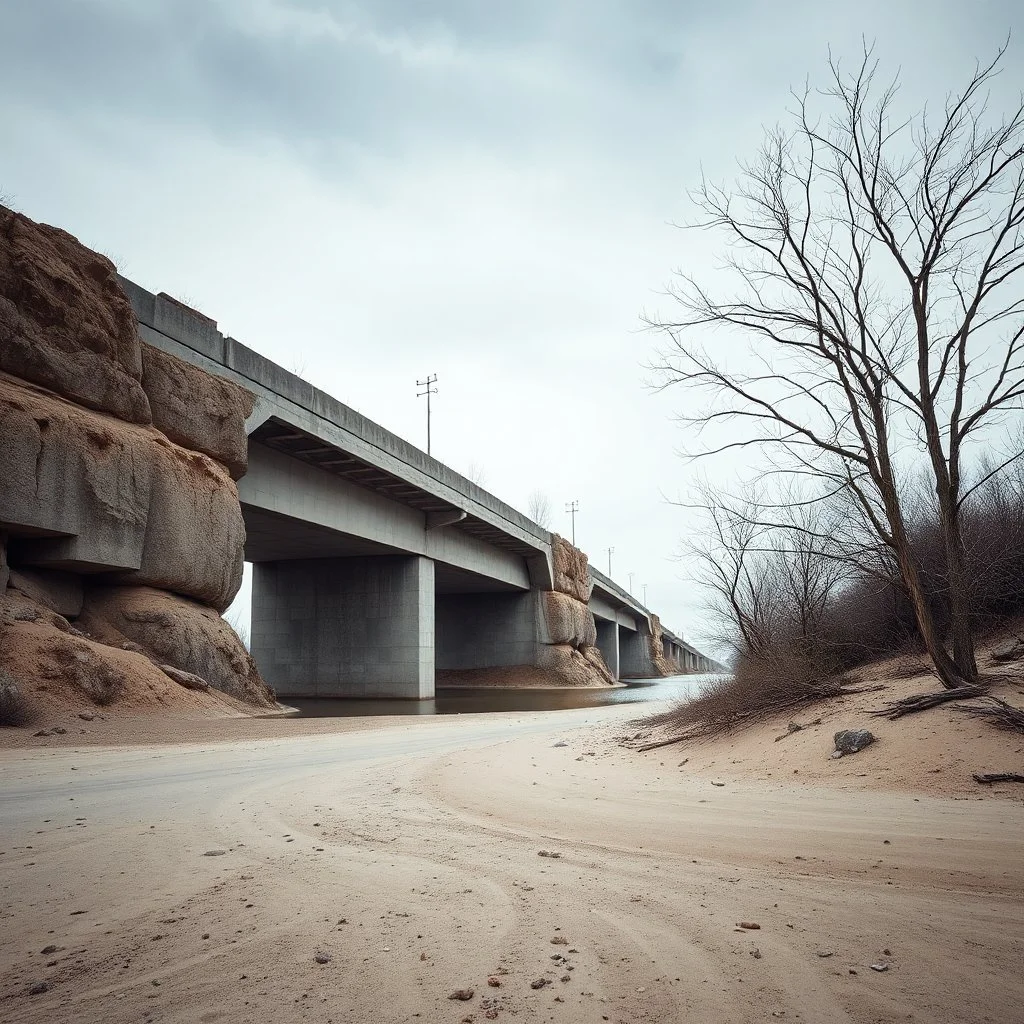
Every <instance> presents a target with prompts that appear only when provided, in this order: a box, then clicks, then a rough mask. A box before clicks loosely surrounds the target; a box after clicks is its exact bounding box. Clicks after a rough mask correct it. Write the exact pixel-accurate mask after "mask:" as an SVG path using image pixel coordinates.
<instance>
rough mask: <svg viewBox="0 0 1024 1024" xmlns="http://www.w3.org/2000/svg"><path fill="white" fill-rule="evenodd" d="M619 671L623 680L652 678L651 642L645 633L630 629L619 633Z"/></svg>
mask: <svg viewBox="0 0 1024 1024" xmlns="http://www.w3.org/2000/svg"><path fill="white" fill-rule="evenodd" d="M619 669H620V671H621V673H622V678H623V679H650V678H652V677H653V676H654V664H653V662H652V661H651V642H650V637H649V636H648V634H647V633H643V632H640V631H635V630H631V629H622V630H620V631H619Z"/></svg>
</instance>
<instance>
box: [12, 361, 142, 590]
mask: <svg viewBox="0 0 1024 1024" xmlns="http://www.w3.org/2000/svg"><path fill="white" fill-rule="evenodd" d="M0 436H2V437H3V439H4V443H3V445H2V446H0V479H2V480H3V481H4V486H3V487H2V488H0V526H4V527H6V528H7V530H8V532H9V533H10V534H11V539H10V540H9V542H8V543H9V547H10V548H11V550H12V554H15V555H16V556H17V560H18V561H19V562H20V563H21V564H29V565H40V566H48V567H51V568H64V569H74V570H76V571H82V572H102V571H107V570H116V569H134V568H137V567H138V566H139V564H140V560H141V557H142V549H143V541H144V537H145V527H146V519H147V516H148V508H149V492H150V468H151V461H152V460H151V459H147V458H146V452H145V445H144V444H143V443H142V442H141V441H140V437H146V438H148V437H149V436H150V434H149V433H147V432H145V431H141V430H140V429H139V428H137V427H132V426H129V425H128V424H124V423H121V422H119V421H117V420H114V419H111V418H109V417H107V416H103V415H101V414H97V413H94V412H90V411H88V410H86V409H82V408H81V407H79V406H76V405H73V404H71V403H70V402H66V401H64V400H62V399H60V398H58V397H57V396H55V395H53V394H51V393H49V392H46V391H42V390H41V389H39V388H35V387H33V386H31V385H22V384H20V383H19V382H17V381H14V380H13V379H12V378H10V377H5V376H0ZM26 537H36V538H52V539H49V540H33V541H27V540H23V539H22V538H26Z"/></svg>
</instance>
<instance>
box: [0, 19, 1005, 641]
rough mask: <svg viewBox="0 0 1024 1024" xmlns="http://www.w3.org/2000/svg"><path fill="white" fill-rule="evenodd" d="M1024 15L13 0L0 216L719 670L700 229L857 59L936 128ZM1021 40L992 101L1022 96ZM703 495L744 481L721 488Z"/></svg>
mask: <svg viewBox="0 0 1024 1024" xmlns="http://www.w3.org/2000/svg"><path fill="white" fill-rule="evenodd" d="M1020 10H1021V6H1020V4H1019V0H989V2H986V0H973V2H964V0H956V2H952V0H930V2H929V3H924V2H899V0H884V2H878V0H858V2H856V3H845V4H826V3H822V2H821V0H811V2H802V0H800V2H798V0H776V2H773V3H767V2H764V3H760V2H755V0H746V2H742V0H737V2H728V0H722V2H718V3H715V2H707V0H702V2H699V3H691V2H689V0H676V2H668V0H636V2H625V0H622V2H617V3H616V2H608V0H586V2H584V0H576V2H572V0H564V2H561V0H521V2H519V3H497V2H483V0H478V2H473V0H447V2H445V0H440V2H427V0H423V2H414V0H404V2H403V0H355V2H351V3H344V2H340V0H322V2H317V0H7V2H6V3H0V39H2V40H3V59H2V61H0V138H2V140H3V141H2V147H0V194H2V195H4V196H6V197H7V199H8V201H9V202H11V203H12V204H13V205H14V206H15V207H16V208H18V209H20V210H22V211H23V212H24V213H26V214H28V215H29V216H31V217H34V218H36V219H38V220H44V221H47V222H50V223H53V224H57V225H60V226H61V227H64V228H66V229H68V230H70V231H72V232H73V233H75V234H76V235H78V236H79V237H80V238H81V239H82V241H83V242H85V243H86V244H87V245H90V246H92V247H94V248H96V249H99V250H101V251H103V252H105V253H107V254H108V255H109V256H111V257H112V258H113V259H114V260H115V262H116V263H117V264H118V266H119V268H120V269H121V271H122V272H123V273H124V274H126V275H127V276H128V277H131V278H132V279H134V280H135V281H137V282H138V283H139V284H141V285H143V286H145V287H147V288H149V289H150V290H152V291H166V292H169V293H170V294H172V295H176V296H179V297H181V298H182V299H184V300H185V301H187V302H189V303H191V304H193V305H195V306H197V307H198V308H199V309H201V310H202V311H203V312H204V313H206V314H207V315H209V316H212V317H213V318H214V319H216V320H217V321H219V324H220V328H221V330H223V331H224V332H225V333H226V334H231V335H233V336H234V337H236V338H238V339H239V340H241V341H243V342H244V343H245V344H247V345H250V346H251V347H253V348H255V349H257V350H258V351H260V352H262V353H263V354H264V355H266V356H268V357H269V358H271V359H273V360H275V361H277V362H279V363H281V364H283V365H284V366H286V367H289V368H290V369H293V370H295V371H296V372H299V373H301V374H302V375H303V376H305V377H306V378H307V379H309V380H311V381H312V382H313V383H314V384H316V385H317V386H318V387H320V388H322V389H323V390H325V391H327V392H329V393H331V394H332V395H335V396H336V397H337V398H339V399H341V400H342V401H344V402H346V403H348V404H349V405H351V406H353V407H355V408H356V409H358V410H359V411H360V412H362V413H364V414H365V415H367V416H369V417H371V418H372V419H374V420H376V421H378V422H379V423H381V424H383V425H384V426H386V427H387V428H389V429H390V430H393V431H394V432H396V433H397V434H400V435H401V436H403V437H405V438H408V439H409V440H411V441H413V442H414V443H417V444H419V445H420V446H422V447H425V422H424V420H425V409H424V404H423V400H422V399H420V400H417V399H416V397H415V386H414V382H415V380H416V379H417V378H418V377H423V376H425V375H426V374H428V373H437V374H438V376H439V378H440V380H439V385H438V387H439V393H438V395H437V396H436V399H435V406H434V409H435V418H434V445H433V453H434V454H435V455H436V456H437V457H438V458H440V459H442V460H443V461H444V462H446V463H448V464H449V465H451V466H453V467H454V468H455V469H457V470H460V471H462V472H467V471H471V470H473V471H474V473H473V475H474V476H479V477H481V479H480V482H481V483H482V484H483V485H484V486H485V487H486V488H487V489H488V490H490V491H492V492H493V493H495V494H496V495H498V496H499V497H501V498H503V499H505V500H506V501H508V502H510V503H511V504H513V505H515V506H516V507H518V508H520V509H523V510H524V511H526V508H527V503H528V497H529V494H530V492H531V491H533V490H540V491H543V492H544V493H545V494H547V495H548V496H549V497H550V500H551V504H552V508H553V509H554V510H555V515H554V516H553V521H552V524H551V525H552V527H553V528H554V529H557V530H558V531H559V532H562V533H564V534H566V535H568V533H569V521H568V516H567V515H565V514H564V513H563V512H562V509H563V507H564V504H565V503H566V502H567V501H570V500H572V499H577V500H578V501H579V503H580V512H579V515H578V518H577V540H578V543H579V544H580V546H581V547H583V548H584V549H585V550H586V551H587V552H588V553H589V555H590V557H591V560H592V561H593V562H594V563H595V564H596V565H597V566H598V567H600V568H601V569H604V570H607V568H608V565H607V554H606V549H607V548H608V547H609V546H612V547H614V549H615V553H614V555H613V556H612V575H613V576H614V577H615V578H616V579H618V580H619V581H620V582H621V583H623V584H624V585H625V584H626V583H627V573H629V572H633V573H634V574H635V575H634V576H633V589H634V592H635V593H637V594H638V595H639V594H641V588H642V585H643V584H647V586H648V590H647V598H648V605H649V606H650V607H651V608H652V609H653V610H654V611H656V612H658V613H659V614H661V616H662V618H663V620H664V621H665V623H666V624H667V625H668V626H669V627H671V628H673V629H675V630H676V631H681V632H683V633H684V634H685V635H686V636H687V638H688V639H691V640H693V641H695V642H697V643H698V645H699V643H700V640H701V629H702V613H701V609H700V601H699V597H698V595H697V594H695V593H694V591H693V588H691V587H690V586H689V585H688V584H687V582H686V579H685V570H684V568H683V567H682V566H681V565H680V564H679V563H678V562H677V561H674V560H673V555H674V553H675V552H677V551H678V549H679V547H680V543H681V541H682V540H683V539H684V538H685V537H686V536H687V534H688V532H689V530H690V529H691V524H690V522H689V521H688V516H687V514H686V512H685V511H684V510H681V509H679V508H678V507H675V506H673V505H671V504H670V503H669V502H668V501H667V500H666V499H667V497H674V496H677V495H683V496H685V494H686V491H687V487H688V485H689V483H690V482H691V480H692V479H693V477H694V475H695V473H697V472H698V469H697V468H695V467H694V466H693V465H692V464H687V463H685V462H683V461H681V460H680V459H679V458H678V457H677V456H676V455H675V451H676V449H678V448H679V447H680V446H681V445H683V444H684V443H685V438H684V437H682V436H681V428H680V427H679V426H678V425H676V424H674V423H673V422H672V413H673V410H677V411H678V409H679V407H680V403H681V401H682V400H683V396H682V395H673V394H672V393H671V392H667V393H664V394H660V395H655V394H652V393H651V392H650V390H648V389H645V387H644V379H645V377H646V372H645V370H644V368H643V364H644V362H645V361H646V360H648V359H650V358H652V356H653V350H654V347H655V345H656V341H655V339H654V338H653V337H652V336H651V335H649V334H645V333H643V332H642V331H640V329H639V314H640V312H641V310H642V309H645V308H646V309H648V310H657V309H659V308H665V305H664V303H665V300H663V299H661V298H660V297H659V291H660V289H662V288H663V286H664V285H665V284H666V283H667V281H668V280H669V278H670V275H671V272H672V270H673V268H676V267H685V268H687V269H699V268H700V267H701V266H704V265H706V264H708V263H710V262H711V261H712V260H713V259H714V253H713V251H712V250H710V249H709V248H708V247H707V244H706V240H705V239H704V238H702V236H700V235H694V234H692V233H683V232H681V231H679V230H678V229H675V228H673V227H671V222H678V221H681V220H685V219H686V217H687V214H688V205H687V201H686V190H687V188H689V187H692V186H693V185H694V184H695V181H696V179H697V176H698V175H699V173H700V170H701V168H703V169H704V171H705V172H706V173H707V174H709V175H710V176H711V177H713V178H729V177H730V176H731V175H732V174H733V173H734V170H735V164H736V160H737V159H738V158H741V157H743V156H745V155H751V154H752V153H753V152H754V151H755V150H756V148H757V146H758V143H759V139H760V132H761V126H762V125H765V124H773V123H775V122H776V121H777V120H779V119H780V118H782V117H783V116H784V113H785V110H786V107H787V104H788V102H789V96H788V90H789V89H790V87H793V86H797V87H798V86H800V85H801V84H802V83H803V81H804V80H805V78H808V77H809V78H810V81H811V82H812V84H813V83H815V82H823V81H824V69H825V62H826V60H827V57H828V53H829V49H830V48H831V50H832V52H833V54H835V55H837V56H840V57H843V56H846V55H848V56H849V57H850V58H851V59H855V58H856V56H857V51H858V50H859V48H860V46H861V39H862V37H867V39H868V40H869V41H871V40H874V41H876V43H877V52H878V55H879V57H880V58H881V59H882V62H883V65H884V66H885V68H886V69H887V70H888V71H892V72H895V71H896V70H897V69H898V68H902V72H903V83H904V90H905V94H906V96H907V99H908V102H913V103H914V104H915V105H918V104H919V103H921V102H924V101H929V100H930V101H931V102H932V103H936V102H941V100H942V98H943V96H944V95H945V93H946V91H947V89H949V88H951V87H953V86H956V85H959V84H960V83H962V82H963V81H964V79H965V78H966V76H968V75H969V74H970V72H971V70H972V68H973V61H974V58H975V57H990V56H991V55H992V54H993V53H994V50H995V48H996V47H997V46H998V44H999V43H1000V42H1002V41H1003V40H1004V39H1005V38H1006V36H1007V34H1008V33H1009V32H1011V31H1016V33H1017V35H1019V34H1020V29H1021V27H1022V22H1024V15H1022V14H1021V13H1019V12H1020ZM1022 45H1024V40H1020V39H1018V40H1017V41H1016V42H1015V43H1013V44H1012V45H1011V52H1010V54H1009V59H1008V61H1007V64H1006V71H1005V72H1004V78H1005V77H1006V76H1009V78H1011V79H1014V81H1013V82H1011V83H1010V84H1012V85H1013V86H1014V88H1019V86H1020V83H1021V79H1022V75H1021V69H1022V67H1024V50H1022V49H1021V46H1022ZM703 471H704V472H708V473H710V475H711V476H712V477H714V476H715V475H716V474H719V475H720V476H727V475H728V474H730V473H733V472H735V467H734V466H731V465H728V464H722V463H719V464H718V465H713V466H708V467H705V468H704V470H703Z"/></svg>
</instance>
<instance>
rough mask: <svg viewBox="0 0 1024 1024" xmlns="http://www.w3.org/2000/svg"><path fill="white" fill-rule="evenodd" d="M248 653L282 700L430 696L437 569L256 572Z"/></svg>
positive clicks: (371, 564)
mask: <svg viewBox="0 0 1024 1024" xmlns="http://www.w3.org/2000/svg"><path fill="white" fill-rule="evenodd" d="M252 638H253V639H252V654H253V657H254V658H255V659H256V661H257V663H258V664H259V666H260V670H261V671H262V673H263V675H264V678H265V679H266V680H267V682H268V683H270V685H271V686H273V687H274V689H275V690H276V691H277V693H278V695H279V696H281V697H285V698H287V697H289V696H291V697H392V698H406V699H409V700H424V699H429V698H431V697H433V696H434V563H433V562H432V561H431V560H430V559H429V558H423V557H420V556H411V557H410V556H403V555H396V556H390V555H388V556H379V557H378V556H372V557H352V558H317V559H295V560H293V561H281V562H263V563H257V564H256V565H254V566H253V588H252Z"/></svg>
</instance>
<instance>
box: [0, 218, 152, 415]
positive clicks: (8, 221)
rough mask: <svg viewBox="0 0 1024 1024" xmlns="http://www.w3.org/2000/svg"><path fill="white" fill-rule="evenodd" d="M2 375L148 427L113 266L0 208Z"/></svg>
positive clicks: (136, 355)
mask: <svg viewBox="0 0 1024 1024" xmlns="http://www.w3.org/2000/svg"><path fill="white" fill-rule="evenodd" d="M0 369H2V370H6V371H7V372H8V373H12V374H14V375H15V376H17V377H21V378H22V379H24V380H28V381H32V382H33V383H36V384H41V385H42V386H43V387H46V388H49V389H50V390H52V391H56V392H57V393H58V394H61V395H64V396H66V397H67V398H70V399H72V400H73V401H75V402H77V403H78V404H80V405H84V406H88V407H89V408H90V409H99V410H102V411H103V412H109V413H112V414H113V415H115V416H117V417H118V418H119V419H122V420H127V421H129V422H131V423H149V421H150V408H149V401H148V399H147V398H146V394H145V392H144V391H143V389H142V351H141V345H140V341H139V336H138V330H137V327H136V320H135V315H134V313H133V312H132V308H131V305H130V303H129V302H128V299H127V298H126V296H125V294H124V292H122V290H121V287H120V285H119V284H118V282H117V276H116V271H115V269H114V265H113V263H111V262H110V260H108V259H107V258H106V257H105V256H101V255H99V254H98V253H95V252H93V251H92V250H91V249H87V248H86V247H85V246H84V245H82V244H81V242H79V241H78V239H77V238H75V237H74V236H73V235H70V234H68V233H67V232H66V231H61V230H60V229H59V228H54V227H50V226H49V225H47V224H37V223H36V222H35V221H33V220H30V219H29V218H28V217H25V216H23V215H22V214H20V213H15V212H14V211H13V210H9V209H7V207H4V206H0Z"/></svg>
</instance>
